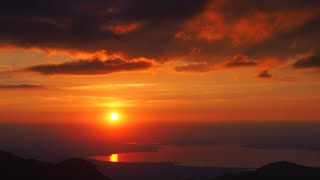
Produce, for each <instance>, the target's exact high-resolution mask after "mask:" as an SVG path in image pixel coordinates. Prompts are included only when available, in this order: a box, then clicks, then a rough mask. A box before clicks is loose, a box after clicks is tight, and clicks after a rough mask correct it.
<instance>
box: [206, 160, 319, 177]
mask: <svg viewBox="0 0 320 180" xmlns="http://www.w3.org/2000/svg"><path fill="white" fill-rule="evenodd" d="M287 179H290V180H319V179H320V168H312V167H307V166H302V165H299V164H295V163H290V162H276V163H272V164H268V165H265V166H263V167H261V168H259V169H257V170H254V171H244V172H241V173H238V174H229V175H224V176H220V177H217V178H214V179H212V180H287Z"/></svg>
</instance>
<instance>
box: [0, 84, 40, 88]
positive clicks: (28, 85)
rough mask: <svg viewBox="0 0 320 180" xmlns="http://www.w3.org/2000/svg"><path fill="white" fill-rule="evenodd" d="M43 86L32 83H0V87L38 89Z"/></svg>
mask: <svg viewBox="0 0 320 180" xmlns="http://www.w3.org/2000/svg"><path fill="white" fill-rule="evenodd" d="M39 88H44V86H40V85H33V84H13V85H12V84H11V85H9V84H0V89H39Z"/></svg>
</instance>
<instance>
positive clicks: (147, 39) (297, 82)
mask: <svg viewBox="0 0 320 180" xmlns="http://www.w3.org/2000/svg"><path fill="white" fill-rule="evenodd" d="M110 2H111V1H110ZM87 3H89V2H87ZM158 3H159V4H158V5H157V6H151V5H150V6H147V7H149V8H151V9H152V8H154V10H153V9H152V10H153V11H154V12H153V13H151V14H139V13H138V12H140V11H139V10H140V8H144V6H142V5H141V6H140V5H139V4H138V5H136V6H137V7H136V6H133V5H132V6H130V7H128V6H127V5H126V4H123V3H121V2H118V1H117V2H113V1H112V3H110V4H102V5H99V6H98V5H97V4H93V5H92V6H90V7H95V6H96V5H97V7H101V6H102V7H106V8H105V9H106V10H105V11H106V13H102V12H100V11H97V10H95V9H94V8H93V9H86V8H82V9H81V8H79V9H77V8H75V11H74V12H72V13H73V14H65V15H64V16H65V17H64V18H63V19H60V16H58V15H55V14H54V13H53V14H51V15H47V14H42V13H43V12H37V10H34V11H33V12H34V13H35V14H37V13H38V14H37V15H36V16H30V17H29V16H28V15H27V14H19V13H18V14H15V15H10V13H8V14H7V15H6V16H4V18H3V19H1V20H0V23H5V22H10V23H9V24H8V26H7V28H8V29H10V28H11V29H12V31H11V30H10V31H7V29H1V28H0V34H1V33H2V32H3V33H2V34H4V35H3V37H2V35H1V37H0V38H2V39H5V41H3V42H0V121H1V122H23V123H31V122H36V123H101V121H104V117H105V116H106V114H108V113H109V112H112V111H117V112H119V114H120V116H121V119H122V121H123V122H127V123H130V122H131V123H132V122H139V123H140V122H153V121H170V122H175V121H179V122H180V121H181V122H185V121H191V122H198V121H206V122H207V121H209V122H233V121H318V120H319V119H320V106H319V104H320V96H319V90H320V81H319V67H320V58H319V57H320V56H319V47H318V42H319V38H320V36H319V33H318V32H319V31H317V29H320V27H318V26H319V25H315V24H317V23H316V22H318V21H319V18H318V16H319V9H320V8H319V7H320V6H319V5H318V3H315V4H310V3H308V2H303V1H298V0H296V1H294V2H292V5H291V6H284V4H283V3H281V2H277V1H272V2H270V4H268V5H267V4H264V3H263V2H261V3H257V4H255V5H254V7H255V8H252V6H250V3H251V1H250V2H249V1H246V0H243V2H242V3H241V4H238V3H237V2H234V1H227V0H226V1H225V0H222V1H221V0H203V1H199V2H197V3H195V2H191V1H190V2H189V1H188V2H186V3H185V4H184V5H183V6H182V5H181V4H179V2H175V1H172V2H171V1H165V2H162V3H163V4H161V3H160V2H158ZM170 3H171V4H170ZM198 3H199V4H198ZM89 4H90V3H89ZM65 6H66V8H68V6H67V5H65ZM168 6H169V7H171V8H169V10H167V11H165V12H166V13H167V14H166V13H163V12H164V11H163V10H166V8H167V7H168ZM269 6H270V7H269ZM75 7H78V6H75ZM81 7H82V6H81ZM83 7H87V6H83ZM88 7H89V6H88ZM55 8H56V7H55V6H53V7H52V9H48V11H52V12H56V11H57V9H55ZM57 8H58V11H59V10H61V14H64V11H63V10H62V9H59V7H57ZM131 8H133V9H131ZM235 8H236V10H235ZM172 9H173V12H174V13H173V12H171V11H170V10H172ZM0 10H1V9H0ZM30 11H31V10H30ZM141 12H146V13H148V12H149V11H141ZM20 13H23V12H20ZM130 13H131V14H130ZM149 13H150V12H149ZM77 15H83V16H86V17H88V18H93V19H90V20H91V21H90V22H89V21H88V22H87V21H86V20H83V19H82V20H81V19H80V20H79V19H77V17H78V16H77ZM89 15H90V16H89ZM22 17H23V18H22ZM105 18H107V19H108V18H109V19H112V20H110V21H108V20H106V19H105ZM94 20H95V21H94ZM2 21H4V22H2ZM78 21H79V22H78ZM72 22H78V23H74V24H73V23H72ZM28 23H30V25H31V24H32V23H35V24H36V25H37V26H36V25H35V27H34V29H33V30H30V29H28V26H23V24H28ZM90 23H92V24H90ZM87 24H90V25H91V28H90V29H85V27H87V26H86V25H87ZM318 24H319V23H318ZM16 26H18V27H20V26H23V28H21V32H20V30H19V28H15V27H16ZM47 26H48V27H51V26H52V28H53V29H52V28H51V29H50V28H49V29H46V28H44V27H47ZM73 26H74V27H73ZM78 26H79V27H78ZM30 27H31V26H30ZM42 27H43V28H42ZM310 27H312V28H310ZM55 28H56V29H55ZM17 29H18V30H17ZM74 29H81V30H80V32H78V31H76V32H78V34H77V33H75V32H74ZM46 31H48V32H46ZM23 33H24V34H25V35H24V36H22V35H21V34H23ZM29 37H30V38H29Z"/></svg>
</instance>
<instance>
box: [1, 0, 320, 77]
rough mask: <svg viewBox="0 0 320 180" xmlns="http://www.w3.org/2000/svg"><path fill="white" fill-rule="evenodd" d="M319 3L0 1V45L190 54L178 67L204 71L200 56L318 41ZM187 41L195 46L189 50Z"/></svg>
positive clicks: (281, 53) (282, 52)
mask: <svg viewBox="0 0 320 180" xmlns="http://www.w3.org/2000/svg"><path fill="white" fill-rule="evenodd" d="M319 7H320V1H315V0H290V1H289V0H284V1H278V0H270V1H259V2H257V3H254V4H252V1H250V0H237V1H231V0H227V1H226V0H184V1H181V0H162V1H161V0H154V1H150V0H103V1H101V0H79V1H72V0H66V1H54V0H43V1H40V0H36V1H34V2H33V4H32V5H30V4H29V3H27V2H21V1H18V0H11V1H9V0H4V1H3V3H2V6H1V7H0V17H1V18H0V23H1V24H3V25H4V26H1V28H0V39H1V42H0V47H1V46H5V45H11V46H16V47H21V48H25V49H27V50H30V48H38V49H62V50H68V49H69V50H70V49H72V51H74V52H75V51H78V52H79V53H77V54H78V55H79V56H81V57H75V58H71V59H92V58H94V57H83V56H91V55H90V53H89V54H82V52H97V51H100V50H102V51H103V50H105V51H107V52H108V53H109V54H114V53H118V52H121V53H122V54H125V55H126V57H128V58H129V59H134V58H137V57H146V58H149V59H155V60H156V61H159V62H164V61H170V60H172V59H177V58H176V57H184V56H186V54H189V56H190V57H185V58H183V59H184V60H185V63H188V64H191V65H187V66H185V67H183V66H182V67H177V68H176V69H177V70H178V71H179V70H181V71H194V72H196V71H198V72H204V71H207V68H205V67H204V65H202V67H200V66H201V65H196V64H198V63H199V62H206V63H207V64H209V65H213V64H219V63H223V62H224V61H225V60H226V59H229V57H232V56H235V55H237V54H245V55H246V56H248V58H250V59H263V58H265V57H271V56H272V57H276V58H278V59H281V61H282V62H285V61H287V60H289V59H290V57H294V56H296V55H298V54H301V53H303V52H306V51H307V50H309V49H315V48H317V47H318V42H319V41H320V35H319V34H320V33H319V32H320V18H319V17H320V15H319V12H320V8H319ZM192 48H198V49H201V52H199V53H198V54H193V55H190V49H192ZM80 52H81V53H80ZM66 53H69V52H66ZM72 53H73V52H72ZM191 56H192V57H191ZM100 59H101V58H100ZM106 59H113V58H106ZM103 60H105V59H103ZM255 63H256V62H243V61H242V62H233V63H232V62H230V64H229V66H228V67H248V66H254V65H255ZM200 64H201V63H200Z"/></svg>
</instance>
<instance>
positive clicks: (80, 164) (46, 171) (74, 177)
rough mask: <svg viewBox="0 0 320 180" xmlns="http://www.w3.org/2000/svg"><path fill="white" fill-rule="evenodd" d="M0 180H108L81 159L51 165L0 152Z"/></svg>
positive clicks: (89, 163) (90, 164)
mask: <svg viewBox="0 0 320 180" xmlns="http://www.w3.org/2000/svg"><path fill="white" fill-rule="evenodd" d="M0 179H3V180H21V179H28V180H110V178H108V177H106V176H104V175H103V174H102V173H100V172H99V171H98V170H96V167H95V165H93V164H92V163H91V162H89V161H86V160H83V159H68V160H65V161H63V162H60V163H57V164H52V163H47V162H42V161H37V160H33V159H24V158H21V157H18V156H15V155H13V154H10V153H8V152H4V151H0Z"/></svg>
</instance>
